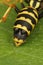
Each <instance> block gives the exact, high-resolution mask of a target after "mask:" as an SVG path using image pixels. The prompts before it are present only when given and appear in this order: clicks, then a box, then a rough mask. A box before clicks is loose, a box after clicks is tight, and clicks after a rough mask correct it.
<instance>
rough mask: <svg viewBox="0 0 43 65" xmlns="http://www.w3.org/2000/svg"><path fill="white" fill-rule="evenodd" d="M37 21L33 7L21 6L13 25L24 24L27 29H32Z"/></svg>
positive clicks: (36, 14)
mask: <svg viewBox="0 0 43 65" xmlns="http://www.w3.org/2000/svg"><path fill="white" fill-rule="evenodd" d="M37 21H38V13H37V11H36V10H35V9H34V8H30V7H27V8H23V9H22V10H21V11H20V12H19V13H18V16H17V19H16V22H15V26H17V25H21V26H22V27H23V26H25V27H26V28H27V30H28V31H32V29H34V27H35V25H36V23H37ZM22 27H20V28H22ZM22 29H23V28H22ZM24 30H25V29H24Z"/></svg>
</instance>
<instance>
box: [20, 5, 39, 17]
mask: <svg viewBox="0 0 43 65" xmlns="http://www.w3.org/2000/svg"><path fill="white" fill-rule="evenodd" d="M28 8H31V9H33V12H34V13H35V14H36V15H37V16H38V12H37V10H36V9H35V8H33V7H31V6H27V7H26V8H23V9H21V11H22V10H25V9H28Z"/></svg>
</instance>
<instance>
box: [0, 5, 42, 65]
mask: <svg viewBox="0 0 43 65" xmlns="http://www.w3.org/2000/svg"><path fill="white" fill-rule="evenodd" d="M7 8H8V7H7V6H5V5H3V4H0V18H1V17H2V16H3V14H4V12H5V11H6V9H7ZM16 16H17V15H16V12H15V11H14V9H12V10H11V12H10V13H9V16H8V18H7V20H6V22H5V23H0V65H43V19H41V20H40V21H39V23H38V24H37V25H36V28H35V29H34V30H33V31H32V33H31V35H30V36H29V37H28V39H27V42H25V43H24V44H23V45H21V46H20V47H16V46H15V45H14V44H13V24H14V22H15V19H16Z"/></svg>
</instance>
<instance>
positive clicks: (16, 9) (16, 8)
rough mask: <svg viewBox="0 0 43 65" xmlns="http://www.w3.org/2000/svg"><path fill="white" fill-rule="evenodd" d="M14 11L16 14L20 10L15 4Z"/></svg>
mask: <svg viewBox="0 0 43 65" xmlns="http://www.w3.org/2000/svg"><path fill="white" fill-rule="evenodd" d="M14 9H15V11H16V13H17V14H18V13H19V12H20V10H19V9H18V7H17V6H15V8H14Z"/></svg>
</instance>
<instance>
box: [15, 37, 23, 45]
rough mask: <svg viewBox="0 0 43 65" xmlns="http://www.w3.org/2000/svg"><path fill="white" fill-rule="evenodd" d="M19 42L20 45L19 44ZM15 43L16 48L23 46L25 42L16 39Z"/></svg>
mask: <svg viewBox="0 0 43 65" xmlns="http://www.w3.org/2000/svg"><path fill="white" fill-rule="evenodd" d="M17 42H18V43H17ZM14 43H15V45H16V46H20V45H21V44H23V43H24V41H23V40H22V39H20V40H18V38H16V37H15V38H14Z"/></svg>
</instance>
